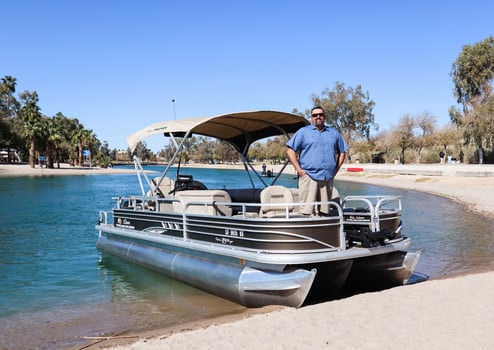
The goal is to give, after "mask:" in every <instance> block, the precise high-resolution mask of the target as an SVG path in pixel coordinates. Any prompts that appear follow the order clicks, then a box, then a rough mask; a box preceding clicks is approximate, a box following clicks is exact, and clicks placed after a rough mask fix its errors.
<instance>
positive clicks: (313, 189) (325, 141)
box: [287, 106, 348, 215]
mask: <svg viewBox="0 0 494 350" xmlns="http://www.w3.org/2000/svg"><path fill="white" fill-rule="evenodd" d="M325 120H326V116H325V114H324V109H323V108H322V107H320V106H316V107H313V108H312V110H311V121H312V123H311V125H307V126H305V127H303V128H300V129H299V130H298V131H297V132H296V133H295V134H294V135H293V137H292V138H291V139H290V140H289V141H288V143H287V146H288V149H287V155H288V159H289V160H290V162H291V163H292V165H293V167H294V168H295V171H296V172H297V174H298V176H299V190H300V194H299V195H300V201H301V202H304V203H312V202H319V201H320V202H327V201H329V200H331V198H332V193H333V180H334V177H335V175H336V173H337V172H338V171H339V170H340V168H341V166H342V165H343V163H344V162H345V156H346V152H347V151H348V144H347V143H346V141H345V140H344V139H343V136H341V134H340V133H339V132H338V131H337V130H336V129H334V128H332V127H329V126H328V125H326V124H325ZM297 154H299V157H298V158H297ZM315 209H316V210H315ZM300 212H301V213H303V214H305V215H312V214H319V215H328V213H329V206H328V205H321V206H320V207H319V208H314V205H313V204H305V205H304V206H303V207H301V208H300Z"/></svg>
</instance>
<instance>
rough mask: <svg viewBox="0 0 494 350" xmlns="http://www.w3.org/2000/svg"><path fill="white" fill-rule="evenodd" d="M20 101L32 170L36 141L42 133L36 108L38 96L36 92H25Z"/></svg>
mask: <svg viewBox="0 0 494 350" xmlns="http://www.w3.org/2000/svg"><path fill="white" fill-rule="evenodd" d="M21 99H22V100H23V101H24V102H25V103H24V106H23V107H22V108H21V111H20V112H21V117H22V120H23V130H22V133H23V136H24V137H26V138H27V139H28V141H29V165H30V166H31V168H34V160H35V153H36V139H37V138H38V137H39V136H40V135H41V134H42V132H43V121H42V116H41V112H40V108H39V106H38V94H37V92H36V91H34V92H31V93H30V92H28V91H25V92H23V93H22V94H21Z"/></svg>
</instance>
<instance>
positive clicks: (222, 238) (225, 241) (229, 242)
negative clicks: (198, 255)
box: [215, 237, 233, 244]
mask: <svg viewBox="0 0 494 350" xmlns="http://www.w3.org/2000/svg"><path fill="white" fill-rule="evenodd" d="M215 241H216V242H220V243H222V244H233V241H232V240H231V239H229V238H225V237H216V238H215Z"/></svg>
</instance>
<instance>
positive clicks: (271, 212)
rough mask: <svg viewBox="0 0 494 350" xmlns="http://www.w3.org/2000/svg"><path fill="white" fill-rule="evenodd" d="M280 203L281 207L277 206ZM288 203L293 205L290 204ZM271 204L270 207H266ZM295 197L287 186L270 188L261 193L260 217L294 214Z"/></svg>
mask: <svg viewBox="0 0 494 350" xmlns="http://www.w3.org/2000/svg"><path fill="white" fill-rule="evenodd" d="M277 203H279V205H276V204H277ZM287 203H291V204H288V205H287ZM264 204H269V205H264ZM293 209H294V204H293V195H292V192H291V191H290V189H289V188H287V187H285V186H269V187H266V188H265V189H263V190H262V191H261V210H260V213H259V215H260V216H265V217H266V216H267V217H273V216H285V215H287V210H288V213H291V212H293Z"/></svg>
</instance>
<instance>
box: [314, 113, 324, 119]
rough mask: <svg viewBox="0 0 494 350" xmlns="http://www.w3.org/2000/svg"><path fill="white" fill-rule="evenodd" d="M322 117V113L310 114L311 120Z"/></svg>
mask: <svg viewBox="0 0 494 350" xmlns="http://www.w3.org/2000/svg"><path fill="white" fill-rule="evenodd" d="M317 117H324V113H314V114H312V118H317Z"/></svg>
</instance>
